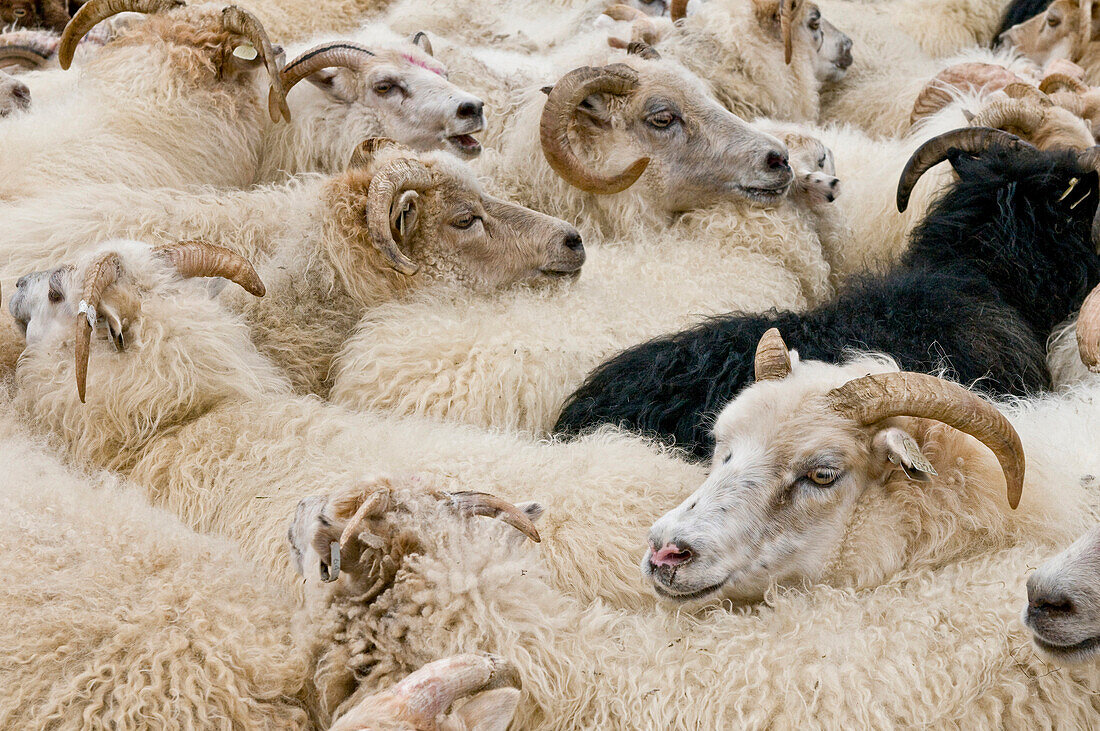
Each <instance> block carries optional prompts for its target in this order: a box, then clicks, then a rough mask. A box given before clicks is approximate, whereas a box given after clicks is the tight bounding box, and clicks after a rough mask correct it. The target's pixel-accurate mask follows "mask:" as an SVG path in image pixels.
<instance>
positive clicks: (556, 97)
mask: <svg viewBox="0 0 1100 731" xmlns="http://www.w3.org/2000/svg"><path fill="white" fill-rule="evenodd" d="M637 87H638V72H637V71H635V70H634V69H632V68H630V67H629V66H627V65H625V64H611V65H610V66H602V67H600V68H594V67H591V66H583V67H581V68H578V69H573V70H572V71H570V72H569V73H568V74H566V75H565V76H563V77H562V78H561V80H560V81H558V83H557V84H555V85H554V87H553V88H552V89H551V90H550V93H549V94H548V95H547V98H546V106H545V107H543V110H542V120H541V122H540V124H539V138H540V141H541V143H542V153H543V155H544V156H545V157H546V161H547V162H548V163H549V164H550V167H551V168H553V170H554V172H556V173H557V174H558V175H560V176H561V177H562V179H564V180H565V181H566V182H567V183H569V184H570V185H572V186H574V187H576V188H580V189H581V190H583V191H585V192H586V193H597V194H601V195H611V194H614V193H621V192H623V191H624V190H626V189H627V188H629V187H630V186H632V185H634V183H636V182H637V181H638V178H640V177H641V176H642V173H644V172H645V169H646V167H647V166H648V165H649V158H648V157H643V158H640V159H638V160H635V161H634V162H633V163H631V164H630V165H629V166H628V167H627V168H626V169H625V170H623V171H622V172H620V173H616V174H613V175H601V174H598V173H595V172H593V171H591V170H589V169H588V168H587V167H586V166H585V164H584V163H583V162H582V161H581V159H580V158H579V157H578V156H577V153H576V151H575V150H574V149H573V145H572V143H571V142H570V141H569V125H570V122H571V121H572V119H573V115H574V114H575V113H576V110H577V107H578V106H579V105H580V104H581V102H583V101H584V100H585V99H587V98H588V97H589V96H591V95H592V94H600V93H603V94H612V95H615V96H621V95H625V94H630V93H632V92H633V91H634V90H635V89H636V88H637Z"/></svg>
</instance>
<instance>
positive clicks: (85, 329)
mask: <svg viewBox="0 0 1100 731" xmlns="http://www.w3.org/2000/svg"><path fill="white" fill-rule="evenodd" d="M121 273H122V262H121V260H120V259H119V258H118V254H116V253H114V252H111V253H109V254H104V255H103V256H101V257H99V258H98V259H96V260H95V261H94V262H92V265H91V266H90V267H88V271H87V272H86V273H85V275H84V288H83V290H81V295H80V308H79V310H78V312H77V313H76V392H77V395H79V396H80V403H84V395H85V392H86V388H87V383H88V356H89V354H90V352H91V344H92V326H93V324H94V323H95V320H96V317H97V312H96V310H97V309H98V307H99V302H100V300H101V299H102V298H103V293H104V292H106V291H107V288H108V287H110V286H111V285H112V284H114V283H115V282H116V281H118V277H119V275H120V274H121Z"/></svg>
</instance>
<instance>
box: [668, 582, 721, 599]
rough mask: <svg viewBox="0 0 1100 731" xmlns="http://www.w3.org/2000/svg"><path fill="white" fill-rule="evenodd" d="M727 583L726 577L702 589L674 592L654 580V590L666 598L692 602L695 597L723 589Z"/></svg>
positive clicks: (708, 594)
mask: <svg viewBox="0 0 1100 731" xmlns="http://www.w3.org/2000/svg"><path fill="white" fill-rule="evenodd" d="M725 585H726V579H722V580H721V581H719V582H718V583H717V584H711V585H710V586H704V587H703V588H702V589H696V590H695V591H689V592H684V593H680V592H674V591H670V590H669V589H667V588H665V587H663V586H661V585H660V584H659V583H657V582H656V581H654V582H653V591H655V592H657V595H658V596H660V597H663V598H665V599H671V600H672V601H675V602H690V601H692V600H695V599H702V598H703V597H706V596H710V595H711V594H713V593H714V592H716V591H718V590H719V589H721V588H722V587H723V586H725Z"/></svg>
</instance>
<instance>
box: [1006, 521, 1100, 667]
mask: <svg viewBox="0 0 1100 731" xmlns="http://www.w3.org/2000/svg"><path fill="white" fill-rule="evenodd" d="M1098 555H1100V527H1093V528H1092V529H1091V530H1089V531H1088V532H1087V533H1085V534H1084V535H1083V536H1081V537H1080V538H1078V539H1077V540H1076V541H1074V542H1073V543H1072V544H1071V545H1070V546H1069V547H1068V548H1066V549H1065V550H1064V551H1062V552H1061V553H1059V554H1058V555H1057V556H1054V557H1053V558H1050V559H1048V560H1047V561H1046V562H1045V563H1043V565H1042V566H1040V567H1039V568H1038V570H1037V571H1035V573H1033V574H1032V575H1031V576H1029V577H1028V580H1027V606H1026V607H1024V610H1023V614H1022V621H1023V623H1024V626H1025V627H1027V628H1028V630H1030V631H1031V641H1032V643H1033V644H1034V645H1035V650H1036V652H1038V653H1039V655H1040V656H1041V657H1043V658H1045V659H1046V660H1048V661H1049V662H1051V663H1054V664H1056V665H1070V664H1083V663H1088V662H1094V661H1095V660H1096V658H1097V657H1098V656H1100V640H1098V639H1097V638H1098V637H1100V605H1098V602H1097V593H1098V590H1097V587H1100V564H1098V562H1097V558H1096V557H1097V556H1098Z"/></svg>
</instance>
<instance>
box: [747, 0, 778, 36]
mask: <svg viewBox="0 0 1100 731" xmlns="http://www.w3.org/2000/svg"><path fill="white" fill-rule="evenodd" d="M752 8H753V13H754V14H755V15H756V22H757V24H758V25H759V26H760V28H761V30H763V31H764V32H765V33H767V34H768V35H770V36H772V37H773V38H775V39H778V38H779V35H780V34H779V0H752Z"/></svg>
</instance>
